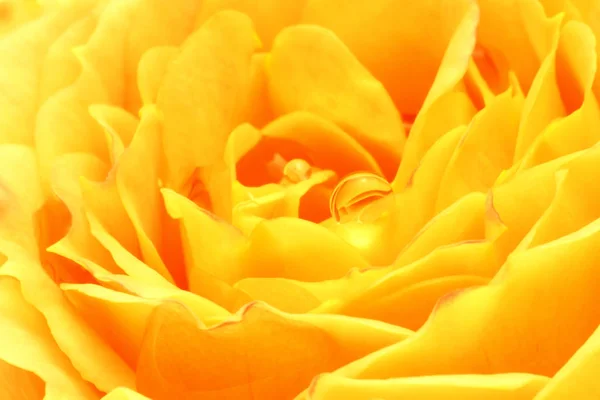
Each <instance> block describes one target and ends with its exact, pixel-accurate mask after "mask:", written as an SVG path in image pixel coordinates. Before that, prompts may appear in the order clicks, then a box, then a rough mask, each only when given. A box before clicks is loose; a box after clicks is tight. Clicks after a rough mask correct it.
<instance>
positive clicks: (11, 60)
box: [0, 9, 80, 145]
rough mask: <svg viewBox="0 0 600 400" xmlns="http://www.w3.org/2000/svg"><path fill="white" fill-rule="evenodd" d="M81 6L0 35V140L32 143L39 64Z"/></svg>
mask: <svg viewBox="0 0 600 400" xmlns="http://www.w3.org/2000/svg"><path fill="white" fill-rule="evenodd" d="M79 15H80V10H73V9H67V10H64V11H63V12H62V13H56V14H52V15H48V16H45V17H43V18H40V19H38V20H37V21H34V22H32V23H31V24H29V25H26V26H25V27H23V28H22V29H19V30H18V31H17V32H15V33H13V34H12V35H9V36H7V37H6V38H4V37H3V38H2V41H1V44H0V52H2V54H3V55H4V56H3V57H2V61H1V62H0V93H1V95H0V110H2V111H1V112H0V125H1V126H3V128H2V134H0V143H15V144H27V145H32V144H33V131H34V129H35V114H36V111H37V108H38V107H39V104H38V95H39V87H40V82H41V81H42V79H43V78H42V74H41V73H40V72H41V70H42V65H43V63H44V57H45V56H46V52H47V51H48V48H49V47H50V45H51V44H52V42H53V41H55V40H56V39H57V38H58V37H59V36H60V35H61V33H62V32H63V31H64V30H65V29H67V27H68V26H69V24H71V23H72V22H73V21H75V20H76V18H77V17H78V16H79Z"/></svg>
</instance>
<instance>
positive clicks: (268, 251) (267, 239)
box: [246, 218, 368, 282]
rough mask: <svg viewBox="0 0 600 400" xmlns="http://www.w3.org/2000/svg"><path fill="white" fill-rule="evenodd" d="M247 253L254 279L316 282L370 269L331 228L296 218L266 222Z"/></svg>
mask: <svg viewBox="0 0 600 400" xmlns="http://www.w3.org/2000/svg"><path fill="white" fill-rule="evenodd" d="M249 240H250V243H249V247H248V250H247V253H246V257H247V260H248V261H247V262H248V264H249V265H248V268H249V269H250V271H252V276H270V277H284V278H290V279H297V280H301V281H307V282H314V281H320V280H326V279H335V278H340V277H342V276H344V275H345V274H346V273H347V272H348V271H349V270H350V269H351V268H359V269H360V268H366V267H367V266H368V264H367V263H366V261H365V260H364V258H363V257H361V255H360V253H359V252H358V251H357V250H356V249H355V248H353V247H352V246H350V245H349V244H348V243H346V242H345V241H343V240H342V239H341V238H339V237H338V236H336V235H335V234H333V233H331V232H330V231H328V230H327V229H325V228H323V227H321V226H319V225H316V224H313V223H311V222H307V221H303V220H300V219H296V218H277V219H273V220H264V221H262V222H260V223H259V224H258V225H256V228H255V229H254V230H253V231H252V233H251V234H250V237H249Z"/></svg>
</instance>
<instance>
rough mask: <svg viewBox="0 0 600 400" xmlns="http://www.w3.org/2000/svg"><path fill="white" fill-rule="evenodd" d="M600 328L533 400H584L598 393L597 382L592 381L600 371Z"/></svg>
mask: <svg viewBox="0 0 600 400" xmlns="http://www.w3.org/2000/svg"><path fill="white" fill-rule="evenodd" d="M599 339H600V328H598V329H596V331H595V332H594V333H592V335H591V336H590V337H589V339H588V340H587V341H586V342H585V343H584V344H583V346H581V347H580V348H579V350H577V352H576V353H575V354H574V355H573V357H571V359H570V360H569V361H567V363H566V364H565V365H564V366H563V367H562V368H561V369H560V370H559V371H558V372H557V373H556V374H555V375H554V376H553V377H552V379H551V380H550V382H549V383H548V384H547V385H546V387H545V388H544V389H542V390H541V391H540V392H539V393H538V395H537V396H536V397H535V400H558V399H564V398H566V397H565V396H577V398H580V399H585V398H590V397H593V396H596V395H597V394H598V393H600V387H598V382H597V381H596V380H595V379H593V377H594V376H596V374H597V373H598V369H600V363H599V359H600V358H599V357H598V351H599V349H600V341H599Z"/></svg>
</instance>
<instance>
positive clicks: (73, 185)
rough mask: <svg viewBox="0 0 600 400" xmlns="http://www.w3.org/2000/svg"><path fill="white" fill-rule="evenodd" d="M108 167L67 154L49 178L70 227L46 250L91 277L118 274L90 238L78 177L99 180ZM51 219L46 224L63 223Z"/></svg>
mask: <svg viewBox="0 0 600 400" xmlns="http://www.w3.org/2000/svg"><path fill="white" fill-rule="evenodd" d="M107 172H108V167H107V165H106V164H104V163H103V162H102V161H101V160H99V159H98V158H97V157H95V156H93V155H91V154H86V153H70V154H66V155H63V156H60V157H58V158H57V159H56V161H55V163H54V167H53V171H52V176H51V184H52V190H53V191H54V193H55V194H56V195H57V196H58V198H59V199H60V200H61V201H62V202H64V204H65V205H66V207H67V208H68V210H69V213H70V214H71V226H70V228H69V231H68V233H67V235H66V236H65V237H63V238H62V239H60V240H59V241H58V242H56V243H54V244H52V245H51V246H50V247H48V248H47V251H49V252H51V253H55V254H58V255H61V256H63V257H65V258H68V259H70V260H72V261H74V262H76V263H78V264H80V265H81V266H83V267H84V268H85V269H87V270H88V271H89V272H91V273H92V274H97V273H108V271H110V272H120V271H121V269H120V268H119V267H118V266H117V265H116V264H115V262H114V261H113V259H112V257H111V256H110V253H108V251H107V250H106V249H105V248H104V247H102V245H101V244H100V243H99V242H98V241H97V240H96V238H94V237H93V236H92V234H91V232H90V227H89V223H88V221H87V218H86V216H85V212H84V208H83V199H82V195H81V187H80V178H81V177H85V178H87V179H89V180H102V179H104V177H105V176H106V173H107ZM64 223H65V221H64V220H56V219H51V220H50V221H49V224H64Z"/></svg>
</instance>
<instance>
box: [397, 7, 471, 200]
mask: <svg viewBox="0 0 600 400" xmlns="http://www.w3.org/2000/svg"><path fill="white" fill-rule="evenodd" d="M478 22H479V9H478V7H477V5H476V4H475V3H472V2H468V7H467V8H466V10H465V11H463V14H462V15H461V19H460V23H459V24H458V25H457V26H456V29H455V31H454V32H453V34H452V38H451V39H450V42H449V43H448V46H447V48H446V49H445V53H444V57H443V59H442V60H441V65H439V69H438V71H437V74H436V75H435V80H434V81H433V84H431V89H430V90H429V92H428V93H427V97H426V98H425V99H424V103H423V106H422V108H421V109H420V111H419V113H418V114H417V117H416V119H415V123H414V124H413V127H412V129H411V134H410V135H409V137H408V139H407V141H406V149H405V156H404V158H403V159H402V163H401V164H400V168H398V171H397V173H396V176H395V178H394V182H393V183H392V187H393V188H394V189H395V190H397V191H398V190H400V189H402V188H404V187H405V186H406V185H407V183H408V182H409V179H410V176H411V175H412V174H413V172H414V170H415V169H416V168H417V166H418V163H419V161H420V160H421V158H422V157H423V155H424V154H425V153H426V152H427V150H428V149H429V148H430V147H431V146H432V145H433V144H434V143H435V142H436V140H437V139H438V138H440V137H441V136H442V135H443V134H445V133H446V132H447V131H448V130H450V129H452V128H455V127H456V126H458V125H459V124H460V121H461V120H462V118H460V117H464V116H467V119H466V121H465V120H462V121H464V122H467V121H470V120H471V117H472V114H474V113H475V109H474V107H473V105H472V102H471V101H470V100H469V99H468V97H467V96H461V95H460V94H452V92H453V89H454V88H455V87H456V86H457V85H458V83H459V82H460V81H461V80H462V79H463V76H464V74H465V73H466V72H467V68H468V65H469V58H470V56H471V53H472V52H473V49H474V47H475V38H476V30H477V26H478ZM419 23H420V22H419ZM444 103H445V104H446V105H444ZM454 103H458V104H454ZM449 107H451V108H449ZM455 107H456V108H458V109H459V110H460V112H459V113H456V112H455V111H454V110H455ZM450 110H452V111H450ZM450 113H451V114H454V115H452V116H451V117H448V114H450ZM470 113H471V115H469V114H470ZM440 114H441V115H440ZM465 114H466V115H465ZM448 122H450V123H452V122H454V124H452V125H449V126H448V125H447V124H448ZM440 127H442V128H445V129H443V130H440V129H439V128H440Z"/></svg>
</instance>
